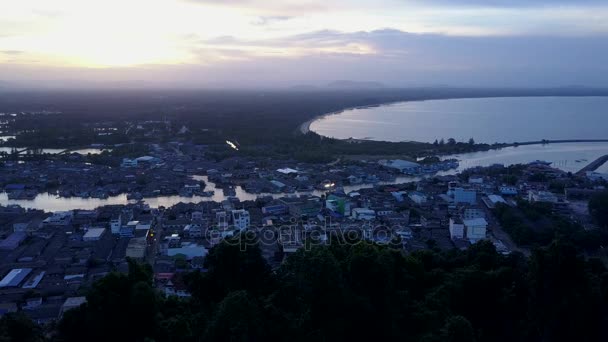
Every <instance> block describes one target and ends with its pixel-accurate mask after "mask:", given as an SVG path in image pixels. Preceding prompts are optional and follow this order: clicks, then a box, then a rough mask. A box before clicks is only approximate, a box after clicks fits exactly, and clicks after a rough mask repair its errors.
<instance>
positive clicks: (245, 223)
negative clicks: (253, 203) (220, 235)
mask: <svg viewBox="0 0 608 342" xmlns="http://www.w3.org/2000/svg"><path fill="white" fill-rule="evenodd" d="M232 224H233V225H234V227H235V228H236V229H238V230H245V229H247V228H249V224H250V219H249V212H248V211H247V210H244V209H239V210H233V211H232Z"/></svg>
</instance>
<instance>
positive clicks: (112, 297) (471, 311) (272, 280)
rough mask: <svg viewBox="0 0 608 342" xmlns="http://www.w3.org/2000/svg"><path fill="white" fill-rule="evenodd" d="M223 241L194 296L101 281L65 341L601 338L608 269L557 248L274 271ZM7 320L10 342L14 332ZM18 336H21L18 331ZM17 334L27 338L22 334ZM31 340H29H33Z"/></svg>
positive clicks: (325, 255) (343, 259)
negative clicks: (174, 295) (181, 296)
mask: <svg viewBox="0 0 608 342" xmlns="http://www.w3.org/2000/svg"><path fill="white" fill-rule="evenodd" d="M239 247H242V246H239V245H238V244H234V245H230V244H227V243H223V244H221V245H219V246H218V247H216V248H214V249H213V250H212V251H211V253H210V255H209V257H208V258H207V261H206V267H207V269H208V272H206V273H198V272H194V273H191V274H189V275H188V277H187V283H188V284H189V286H190V289H191V292H192V294H193V297H192V298H191V299H189V300H179V299H177V298H163V297H161V296H160V295H158V294H157V293H156V292H155V291H154V290H153V289H152V287H151V283H150V279H151V273H150V270H149V268H146V267H142V266H138V265H136V264H132V265H131V271H130V273H129V275H119V274H112V275H110V276H108V277H106V278H104V279H103V280H101V281H99V282H98V283H97V284H96V285H95V286H94V288H93V289H92V291H91V293H90V294H89V296H88V303H87V304H86V305H84V306H82V307H81V308H79V309H77V310H74V311H69V312H68V313H66V315H65V316H64V318H63V320H62V321H61V322H60V323H59V324H58V329H57V331H56V332H55V335H54V336H53V337H52V338H53V339H54V340H59V341H113V340H115V341H284V340H288V341H309V340H315V341H332V340H337V341H342V340H350V341H360V340H399V341H425V342H426V341H602V340H606V338H607V337H608V335H606V328H607V325H606V319H607V318H608V315H607V312H606V308H608V306H607V304H608V303H606V301H607V299H608V292H607V290H608V282H607V280H608V272H607V270H606V268H605V267H604V266H603V265H602V264H601V263H600V262H599V261H597V260H589V261H585V260H583V259H582V258H581V257H580V256H578V255H577V252H576V250H575V249H574V248H573V247H571V246H570V245H567V244H564V243H561V242H554V243H552V244H551V245H550V246H549V247H547V248H545V249H539V250H537V251H536V252H534V253H533V255H532V256H531V257H530V258H529V259H525V258H524V257H523V256H522V255H520V254H512V255H509V256H503V255H500V254H498V253H497V252H496V250H495V249H494V246H493V245H492V244H491V243H489V242H481V243H478V244H476V245H474V246H472V247H471V248H470V249H469V250H468V251H464V252H463V251H456V250H454V251H450V252H442V253H437V252H433V251H423V252H417V253H414V254H411V255H407V256H404V255H403V254H402V253H401V252H400V251H398V250H395V249H391V248H389V247H381V246H377V245H372V244H369V243H358V244H354V245H338V244H334V245H331V246H327V247H314V248H312V250H310V251H304V250H301V251H299V252H297V253H295V254H294V255H292V256H291V257H289V258H288V259H287V261H286V263H284V264H283V265H282V266H281V267H280V268H279V269H278V270H277V271H276V272H271V270H270V269H269V267H268V265H267V264H266V263H265V261H264V259H263V258H262V256H261V254H260V251H259V249H258V248H257V247H255V246H251V245H250V244H248V246H247V249H246V251H245V252H242V251H240V248H239ZM7 324H10V322H7V319H3V320H2V325H0V327H2V332H1V333H2V335H0V336H7V334H11V331H10V330H7V328H6V327H7ZM14 330H15V329H13V331H14ZM17 331H19V330H17ZM30 340H32V339H30Z"/></svg>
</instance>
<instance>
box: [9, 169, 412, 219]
mask: <svg viewBox="0 0 608 342" xmlns="http://www.w3.org/2000/svg"><path fill="white" fill-rule="evenodd" d="M192 178H194V179H196V180H202V181H204V182H205V183H206V184H207V187H206V188H205V189H206V190H214V191H215V193H214V195H213V196H211V197H201V196H192V197H184V196H161V197H150V198H144V199H143V201H144V202H145V203H146V204H148V205H149V206H150V207H152V208H158V207H161V206H162V207H170V206H173V205H175V204H177V203H180V202H182V203H199V202H205V201H215V202H221V201H224V200H227V199H228V198H229V196H225V195H224V194H223V192H222V190H221V189H216V188H215V183H213V182H210V181H209V179H208V178H207V176H193V177H192ZM419 179H420V178H418V177H397V179H396V180H395V181H394V182H381V183H378V184H396V183H405V182H411V181H416V180H419ZM373 186H374V184H358V185H349V186H345V187H344V191H346V192H347V193H348V192H351V191H357V190H359V189H363V188H371V187H373ZM235 191H236V196H233V197H237V198H238V199H239V200H241V201H254V200H256V199H257V198H258V197H260V196H271V197H273V198H279V197H284V196H288V195H289V196H294V195H295V196H299V195H304V194H308V195H314V196H321V195H324V194H325V193H326V192H325V191H320V190H315V191H310V192H295V193H292V194H280V193H274V194H271V193H261V194H252V193H249V192H246V191H245V190H244V189H243V188H242V187H241V186H237V187H235ZM136 202H137V201H136V200H128V199H127V195H126V194H121V195H118V196H111V197H108V198H106V199H99V198H80V197H58V196H56V195H53V194H49V193H42V194H39V195H38V196H36V198H34V199H33V200H9V199H8V195H7V194H6V193H0V204H1V205H8V204H18V205H20V206H22V207H24V208H33V209H42V210H45V211H63V210H73V209H84V210H91V209H95V208H97V207H101V206H104V205H117V204H120V205H124V204H127V203H136Z"/></svg>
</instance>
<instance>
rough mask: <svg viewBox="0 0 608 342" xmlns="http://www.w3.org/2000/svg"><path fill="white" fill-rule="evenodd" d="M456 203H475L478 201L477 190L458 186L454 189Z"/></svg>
mask: <svg viewBox="0 0 608 342" xmlns="http://www.w3.org/2000/svg"><path fill="white" fill-rule="evenodd" d="M453 194H454V203H455V204H461V203H466V204H475V203H476V202H477V191H475V190H468V189H463V188H456V189H454V191H453Z"/></svg>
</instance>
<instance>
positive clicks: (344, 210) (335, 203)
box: [325, 195, 350, 216]
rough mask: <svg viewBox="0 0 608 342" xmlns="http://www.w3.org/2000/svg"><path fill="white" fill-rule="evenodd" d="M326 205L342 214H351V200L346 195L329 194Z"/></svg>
mask: <svg viewBox="0 0 608 342" xmlns="http://www.w3.org/2000/svg"><path fill="white" fill-rule="evenodd" d="M325 207H326V208H327V209H329V210H331V211H333V212H335V213H338V214H340V215H344V216H348V215H350V202H349V201H348V199H347V198H346V197H340V196H336V195H329V196H328V199H327V200H326V201H325Z"/></svg>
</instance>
